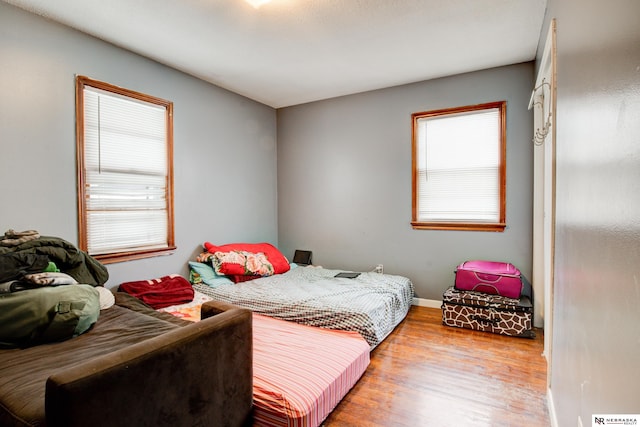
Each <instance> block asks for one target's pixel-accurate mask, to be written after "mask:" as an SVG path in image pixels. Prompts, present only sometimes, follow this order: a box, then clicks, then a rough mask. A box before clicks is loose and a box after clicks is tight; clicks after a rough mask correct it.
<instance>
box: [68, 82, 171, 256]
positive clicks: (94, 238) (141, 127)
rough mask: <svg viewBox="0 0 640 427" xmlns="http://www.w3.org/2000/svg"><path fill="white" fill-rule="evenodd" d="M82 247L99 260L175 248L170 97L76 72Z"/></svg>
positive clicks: (156, 252)
mask: <svg viewBox="0 0 640 427" xmlns="http://www.w3.org/2000/svg"><path fill="white" fill-rule="evenodd" d="M76 90H77V93H76V96H77V125H78V129H77V133H78V136H77V139H78V181H79V194H78V200H79V203H78V204H79V213H80V218H79V230H80V247H81V248H82V249H83V250H85V251H87V252H88V253H89V254H90V255H92V256H95V257H96V258H98V259H100V260H101V261H102V262H105V261H106V262H115V261H123V260H129V259H136V258H143V257H148V256H154V255H158V254H162V253H166V252H167V251H171V250H173V249H175V246H174V237H173V201H172V193H173V192H172V183H173V173H172V170H173V167H172V157H173V156H172V144H173V141H172V140H173V136H172V129H173V125H172V109H173V105H172V103H171V102H169V101H165V100H162V99H159V98H155V97H151V96H148V95H144V94H141V93H138V92H133V91H129V90H127V89H123V88H120V87H116V86H113V85H109V84H107V83H103V82H98V81H95V80H92V79H89V78H86V77H82V76H79V77H77V88H76Z"/></svg>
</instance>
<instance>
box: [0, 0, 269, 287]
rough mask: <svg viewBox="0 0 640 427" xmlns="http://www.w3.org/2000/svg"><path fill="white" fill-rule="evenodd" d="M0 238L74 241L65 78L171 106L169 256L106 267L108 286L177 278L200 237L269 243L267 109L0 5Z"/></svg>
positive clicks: (71, 117)
mask: <svg viewBox="0 0 640 427" xmlns="http://www.w3.org/2000/svg"><path fill="white" fill-rule="evenodd" d="M0 61H1V66H0V158H1V159H2V165H1V167H0V182H1V183H2V184H1V188H2V190H1V193H0V194H1V198H2V209H0V227H3V228H0V234H1V233H4V231H6V230H7V229H10V228H11V229H15V230H27V229H36V230H38V231H40V232H41V234H43V235H53V236H58V237H62V238H64V239H66V240H69V241H70V242H72V243H74V244H77V235H78V234H77V212H76V163H75V155H76V151H75V98H74V96H75V95H74V93H75V86H74V75H76V74H80V75H87V76H89V77H93V78H95V79H98V80H102V81H106V82H108V83H112V84H116V85H119V86H123V87H126V88H128V89H132V90H136V91H139V92H143V93H148V94H150V95H154V96H158V97H161V98H165V99H168V100H171V101H173V102H174V114H175V119H174V170H175V220H176V223H175V232H176V243H177V246H178V250H177V251H176V252H175V253H174V254H173V255H170V256H165V257H156V258H152V259H147V260H141V261H132V262H126V263H118V264H110V265H109V266H108V269H109V273H110V275H111V278H110V280H109V282H108V286H115V285H118V284H119V283H121V282H122V281H126V280H137V279H145V278H153V277H157V276H160V275H166V274H170V273H180V274H186V273H187V269H186V265H187V261H188V260H189V259H190V258H192V256H193V255H194V254H196V253H198V252H199V250H200V248H201V245H202V243H203V241H205V240H209V241H212V242H217V243H228V242H230V241H242V240H244V241H267V242H271V243H274V244H277V243H278V242H277V205H276V198H277V194H276V190H277V185H276V179H277V176H276V141H275V139H276V112H275V110H274V109H272V108H270V107H267V106H264V105H262V104H259V103H256V102H253V101H250V100H248V99H246V98H243V97H241V96H238V95H236V94H233V93H231V92H228V91H225V90H223V89H220V88H218V87H215V86H213V85H209V84H206V83H204V82H202V81H201V80H198V79H195V78H192V77H190V76H187V75H185V74H183V73H180V72H178V71H175V70H173V69H170V68H167V67H164V66H162V65H159V64H157V63H155V62H153V61H150V60H148V59H145V58H143V57H141V56H138V55H135V54H133V53H131V52H128V51H126V50H123V49H119V48H117V47H115V46H113V45H110V44H107V43H104V42H102V41H100V40H97V39H95V38H92V37H89V36H87V35H84V34H82V33H79V32H76V31H74V30H71V29H69V28H66V27H64V26H61V25H58V24H55V23H52V22H50V21H47V20H45V19H43V18H40V17H38V16H35V15H31V14H29V13H26V12H24V11H22V10H20V9H17V8H15V7H13V6H10V5H7V4H6V3H2V2H0Z"/></svg>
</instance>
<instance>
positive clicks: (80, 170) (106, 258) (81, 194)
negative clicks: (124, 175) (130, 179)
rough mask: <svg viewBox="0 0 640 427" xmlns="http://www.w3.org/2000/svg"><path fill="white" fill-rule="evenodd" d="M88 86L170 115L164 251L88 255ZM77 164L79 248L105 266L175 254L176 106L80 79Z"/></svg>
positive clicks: (77, 79) (157, 99)
mask: <svg viewBox="0 0 640 427" xmlns="http://www.w3.org/2000/svg"><path fill="white" fill-rule="evenodd" d="M86 86H89V87H92V88H96V89H99V90H103V91H106V92H110V93H113V94H116V95H119V96H123V97H125V98H131V99H135V100H138V101H143V102H147V103H150V104H155V105H158V106H160V107H163V108H164V109H165V111H166V126H167V127H166V138H167V141H166V143H167V145H166V148H167V174H166V187H165V188H166V190H165V200H166V215H167V242H166V246H165V247H162V248H151V249H150V248H146V249H145V248H142V247H141V248H132V249H130V250H126V251H120V252H112V253H104V254H95V255H94V254H91V253H89V252H88V238H87V232H88V221H87V203H86V197H87V195H86V185H87V180H86V168H85V123H84V113H85V104H84V89H85V87H86ZM76 162H77V182H78V189H77V193H78V246H79V248H80V249H81V250H83V251H85V252H88V253H89V255H91V256H93V257H94V258H96V259H97V260H99V261H100V262H102V263H103V264H110V263H115V262H124V261H130V260H135V259H143V258H150V257H154V256H160V255H168V254H171V253H173V252H174V251H175V249H176V246H175V233H174V228H175V227H174V207H173V103H172V102H171V101H167V100H164V99H161V98H157V97H154V96H151V95H147V94H144V93H140V92H136V91H133V90H129V89H125V88H122V87H119V86H115V85H112V84H109V83H105V82H102V81H99V80H94V79H91V78H89V77H86V76H76Z"/></svg>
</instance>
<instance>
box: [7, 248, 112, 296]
mask: <svg viewBox="0 0 640 427" xmlns="http://www.w3.org/2000/svg"><path fill="white" fill-rule="evenodd" d="M10 252H13V253H16V254H18V255H20V254H38V255H46V256H47V257H48V258H49V261H52V262H54V263H55V264H56V266H57V267H58V268H59V269H60V271H62V272H64V273H67V274H68V275H69V276H71V277H73V278H74V279H76V281H77V282H78V283H83V284H87V285H93V286H101V285H104V284H105V283H106V281H107V280H108V279H109V272H108V271H107V268H106V267H105V266H104V265H102V264H101V263H100V262H99V261H98V260H96V259H95V258H93V257H91V256H90V255H88V254H87V253H85V252H83V251H81V250H79V249H78V248H76V247H75V246H74V245H72V244H71V243H69V242H67V241H66V240H63V239H60V238H58V237H49V236H41V237H39V238H38V239H34V240H29V241H28V242H25V243H23V244H21V245H18V246H11V247H6V246H0V255H2V254H6V253H10Z"/></svg>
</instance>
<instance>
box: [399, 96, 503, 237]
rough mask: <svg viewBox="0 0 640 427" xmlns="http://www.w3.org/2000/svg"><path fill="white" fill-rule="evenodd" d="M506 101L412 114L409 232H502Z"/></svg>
mask: <svg viewBox="0 0 640 427" xmlns="http://www.w3.org/2000/svg"><path fill="white" fill-rule="evenodd" d="M505 115H506V101H500V102H493V103H488V104H481V105H471V106H465V107H457V108H449V109H443V110H436V111H428V112H421V113H414V114H412V116H411V117H412V145H413V159H412V180H413V206H412V207H413V209H412V211H413V212H412V221H411V225H412V227H413V228H414V229H436V230H475V231H504V228H505V226H506V224H505V187H506V157H505V156H506V124H505V123H506V122H505Z"/></svg>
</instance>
